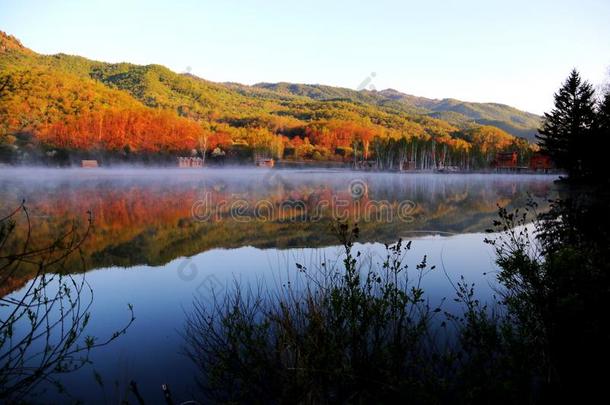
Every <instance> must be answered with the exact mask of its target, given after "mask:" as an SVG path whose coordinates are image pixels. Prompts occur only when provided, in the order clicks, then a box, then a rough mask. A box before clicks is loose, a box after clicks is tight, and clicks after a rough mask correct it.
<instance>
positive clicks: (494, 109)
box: [254, 82, 541, 142]
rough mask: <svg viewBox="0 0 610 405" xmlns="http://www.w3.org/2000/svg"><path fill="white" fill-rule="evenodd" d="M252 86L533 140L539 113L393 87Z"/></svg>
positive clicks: (284, 84) (267, 84)
mask: <svg viewBox="0 0 610 405" xmlns="http://www.w3.org/2000/svg"><path fill="white" fill-rule="evenodd" d="M254 87H259V88H263V89H267V90H273V91H275V92H278V93H281V94H292V95H298V96H303V97H308V98H311V99H314V100H319V101H329V100H349V101H354V102H360V103H364V104H370V105H375V106H379V107H386V108H394V109H398V110H401V111H404V112H406V113H410V114H427V115H429V116H431V117H434V118H438V119H441V120H444V121H447V122H449V123H451V124H453V125H456V126H458V127H461V128H466V127H468V126H470V125H472V123H476V124H480V125H491V126H495V127H498V128H500V129H503V130H504V131H506V132H508V133H509V134H512V135H514V136H519V137H522V138H526V139H528V140H529V141H532V142H533V141H535V136H536V134H537V130H538V127H539V126H540V118H541V117H540V116H538V115H536V114H532V113H528V112H525V111H521V110H518V109H516V108H514V107H510V106H508V105H505V104H498V103H472V102H466V101H460V100H456V99H451V98H446V99H442V100H436V99H430V98H425V97H417V96H412V95H409V94H405V93H401V92H399V91H397V90H394V89H386V90H381V91H375V90H360V91H357V90H352V89H346V88H341V87H332V86H324V85H319V84H294V83H285V82H281V83H258V84H255V85H254Z"/></svg>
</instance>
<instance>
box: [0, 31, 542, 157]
mask: <svg viewBox="0 0 610 405" xmlns="http://www.w3.org/2000/svg"><path fill="white" fill-rule="evenodd" d="M0 97H1V98H0V160H3V161H9V162H20V161H21V162H23V161H28V160H32V159H41V160H44V161H49V162H53V161H58V160H60V161H62V162H64V163H66V162H67V161H69V159H70V157H71V156H72V157H74V156H76V157H82V156H85V155H87V156H91V155H95V156H98V155H100V156H109V154H110V155H112V156H115V157H119V158H120V159H124V160H129V159H137V158H142V157H144V156H146V157H147V159H148V158H149V157H150V156H154V155H163V156H166V157H171V156H175V155H177V154H181V155H184V154H189V155H199V156H205V155H209V153H210V152H211V151H213V150H214V149H215V148H217V147H219V148H220V149H222V150H223V151H229V152H230V151H232V150H238V151H239V156H240V157H241V158H242V159H244V158H247V157H248V156H252V155H253V154H255V153H256V154H260V155H267V156H270V157H275V158H284V159H294V160H339V161H341V160H343V161H353V162H362V163H364V162H365V161H368V162H372V161H374V162H376V164H377V166H378V167H380V168H388V169H392V168H397V167H401V166H402V165H404V164H405V163H406V162H410V164H411V165H413V167H415V168H422V169H428V168H435V167H442V166H449V165H455V166H460V167H465V168H476V167H484V166H486V165H489V164H490V162H491V161H492V160H493V159H494V157H495V154H496V152H498V151H506V150H518V151H519V152H521V153H520V157H521V158H522V159H525V158H526V157H527V155H528V153H529V152H530V151H531V148H532V146H531V145H530V144H528V143H527V142H526V141H524V140H520V139H518V138H516V137H515V136H513V135H514V134H517V135H527V133H526V132H527V131H529V129H526V128H530V127H529V126H532V125H534V123H535V122H537V117H535V116H530V115H528V114H526V113H523V112H520V111H518V110H515V109H511V108H510V107H506V106H502V105H497V104H475V103H463V102H459V101H457V100H441V101H438V100H429V99H423V98H418V97H413V96H408V95H405V94H402V93H399V92H396V91H393V90H384V91H380V92H376V91H369V90H366V91H356V90H349V89H342V88H335V87H330V86H319V85H315V86H311V85H295V84H288V83H280V84H274V85H271V84H259V85H255V86H246V85H240V84H235V83H213V82H210V81H207V80H204V79H201V78H198V77H196V76H193V75H189V74H178V73H175V72H172V71H171V70H169V69H167V68H166V67H163V66H160V65H147V66H139V65H133V64H129V63H119V64H110V63H104V62H98V61H92V60H89V59H86V58H83V57H79V56H71V55H65V54H58V55H41V54H37V53H36V52H34V51H31V50H29V49H28V48H25V47H24V46H23V45H21V43H20V42H19V41H18V40H17V39H16V38H14V37H12V36H9V35H6V34H4V33H1V34H0ZM528 119H529V121H528ZM530 129H531V128H530ZM519 131H524V132H522V133H521V132H519ZM511 133H512V134H513V135H511Z"/></svg>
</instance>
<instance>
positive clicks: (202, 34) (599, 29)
mask: <svg viewBox="0 0 610 405" xmlns="http://www.w3.org/2000/svg"><path fill="white" fill-rule="evenodd" d="M0 30H3V31H6V32H8V33H10V34H13V35H15V36H16V37H18V38H19V39H21V41H22V42H23V43H24V45H26V46H27V47H29V48H32V49H33V50H35V51H37V52H40V53H47V54H51V53H57V52H64V53H70V54H78V55H82V56H86V57H88V58H92V59H98V60H104V61H110V62H120V61H128V62H133V63H138V64H147V63H159V64H163V65H166V66H168V67H170V68H171V69H172V70H175V71H178V72H183V71H187V70H190V71H192V73H194V74H197V75H199V76H201V77H204V78H206V79H209V80H213V81H236V82H241V83H246V84H253V83H257V82H261V81H266V82H278V81H290V82H298V83H322V84H329V85H336V86H343V87H349V88H357V87H358V86H360V84H361V83H362V82H363V81H364V80H365V79H367V78H368V77H370V76H371V73H373V72H374V73H375V77H374V78H372V81H371V83H370V85H373V86H374V87H375V88H377V89H384V88H388V87H389V88H394V89H397V90H400V91H403V92H406V93H409V94H414V95H418V96H425V97H432V98H444V97H453V98H458V99H462V100H468V101H481V102H487V101H494V102H501V103H505V104H509V105H513V106H515V107H518V108H521V109H524V110H527V111H531V112H535V113H542V112H543V111H546V110H548V109H549V108H550V107H551V105H552V100H553V99H552V94H553V92H554V91H555V90H556V89H557V87H558V86H559V85H560V84H561V82H562V80H563V79H564V78H565V77H566V76H567V75H568V73H569V71H570V69H571V68H572V67H576V68H577V69H579V70H580V71H581V73H582V74H583V76H585V77H586V78H588V79H589V80H590V81H592V82H593V83H594V84H598V83H601V82H602V81H604V80H605V78H606V77H608V68H609V67H610V1H608V0H579V1H562V0H555V1H546V0H542V1H538V0H529V1H521V0H519V1H495V0H486V1H478V0H477V1H468V0H459V1H458V0H446V1H440V0H438V1H434V2H433V1H422V0H420V1H384V0H377V1H366V2H357V1H331V0H326V1H318V0H313V1H290V0H283V1H246V0H244V1H239V0H235V1H218V0H216V1H195V0H193V1H161V0H148V1H139V0H138V1H135V0H134V1H129V0H121V1H115V0H104V1H98V0H92V1H82V0H80V1H77V0H74V1H44V0H14V1H9V0H0Z"/></svg>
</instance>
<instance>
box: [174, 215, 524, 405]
mask: <svg viewBox="0 0 610 405" xmlns="http://www.w3.org/2000/svg"><path fill="white" fill-rule="evenodd" d="M334 231H335V233H336V234H337V236H338V238H339V241H340V242H341V244H342V245H343V248H344V251H345V254H344V256H343V261H342V263H341V266H339V267H333V266H328V264H327V263H323V264H322V266H321V267H322V270H323V271H321V272H320V271H316V272H313V273H310V272H309V270H308V269H307V268H305V267H304V266H302V265H300V264H297V268H298V270H299V271H300V272H302V273H304V275H305V278H306V280H307V281H306V283H305V286H304V287H302V288H297V287H295V286H294V285H292V284H286V286H285V287H284V288H283V289H282V290H281V291H280V292H279V293H268V292H266V290H265V289H264V288H259V289H256V290H252V289H248V288H244V287H243V286H241V285H239V284H236V285H235V287H234V289H233V290H231V291H230V292H228V293H227V294H225V295H222V296H216V297H215V299H214V300H213V302H212V303H210V302H207V301H197V302H196V303H195V307H194V310H193V311H192V312H191V313H190V314H189V315H188V318H187V325H186V329H185V332H184V337H185V340H186V352H187V355H188V356H189V357H190V359H191V360H192V361H193V362H195V364H196V365H197V366H198V368H199V370H200V374H199V377H198V382H199V384H200V386H201V388H202V390H203V392H204V394H205V395H206V397H207V400H208V401H213V402H218V403H242V402H246V403H283V402H291V403H346V402H347V403H370V402H374V403H393V402H399V401H400V402H406V403H409V402H412V403H413V402H414V403H449V402H451V403H473V402H488V401H494V402H498V403H511V402H514V401H519V400H526V401H527V400H529V397H530V395H531V392H532V390H531V389H530V385H531V383H532V381H533V379H532V376H531V372H530V369H528V365H529V364H527V363H526V362H524V361H522V360H527V358H526V357H525V353H523V356H515V352H514V351H515V349H519V347H518V345H516V344H514V343H513V341H515V342H518V341H519V339H518V336H516V334H517V333H518V330H517V329H515V328H514V327H513V326H512V325H511V323H510V322H509V321H507V318H506V317H503V316H501V315H500V314H498V313H497V312H495V311H492V310H491V308H488V307H487V306H485V305H483V304H481V303H480V302H479V301H478V300H477V299H476V298H475V293H474V289H473V286H472V285H469V284H467V283H466V282H465V280H464V279H461V280H460V282H458V283H457V284H456V285H455V288H456V298H455V300H456V301H457V302H459V303H461V304H462V305H461V307H462V311H461V312H459V313H457V314H450V313H447V312H446V311H443V309H442V308H441V307H433V306H431V305H430V304H429V302H428V301H427V299H426V296H425V292H424V290H423V288H422V279H423V277H424V276H425V273H426V272H428V271H435V269H434V266H430V265H428V263H427V260H426V257H424V258H423V259H422V260H420V261H419V263H418V264H417V265H416V266H415V267H414V268H410V267H409V266H408V265H407V264H406V258H407V254H408V252H409V250H410V248H411V243H410V242H408V243H405V242H403V241H401V240H399V241H398V242H397V243H395V244H393V245H389V246H386V256H385V259H384V260H383V262H382V263H381V264H380V265H375V264H373V263H372V262H369V261H366V260H363V256H362V255H361V253H360V252H358V251H354V241H355V240H356V239H357V237H358V228H357V227H350V226H348V225H347V224H339V225H337V226H336V227H335V229H334ZM436 271H438V270H436ZM525 352H526V351H525Z"/></svg>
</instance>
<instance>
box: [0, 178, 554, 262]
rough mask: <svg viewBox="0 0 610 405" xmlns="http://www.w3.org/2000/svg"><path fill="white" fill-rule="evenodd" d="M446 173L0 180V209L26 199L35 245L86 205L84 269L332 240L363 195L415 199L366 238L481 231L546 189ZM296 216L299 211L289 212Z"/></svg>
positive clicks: (359, 207) (368, 226)
mask: <svg viewBox="0 0 610 405" xmlns="http://www.w3.org/2000/svg"><path fill="white" fill-rule="evenodd" d="M454 178H455V179H457V181H453V180H452V179H453V178H452V179H451V181H448V180H447V178H446V177H445V178H443V177H442V176H419V177H418V176H412V177H401V176H381V177H380V178H375V177H372V176H368V177H366V176H365V177H364V180H365V181H366V183H367V190H368V191H367V193H365V194H364V195H363V196H362V197H361V198H359V199H354V198H352V195H351V194H350V192H349V187H348V186H349V179H346V178H342V179H338V180H325V179H322V178H307V176H299V177H295V176H286V178H282V179H279V180H277V181H273V182H271V181H268V180H265V179H261V177H255V178H248V179H245V180H244V179H239V178H234V179H225V178H221V177H211V178H207V179H204V180H201V179H197V180H188V179H187V180H181V181H162V180H160V181H150V180H149V181H110V180H96V179H93V180H88V181H70V180H63V181H61V182H51V183H48V184H47V183H45V182H38V183H35V184H33V185H32V184H27V183H24V182H23V181H21V182H20V181H8V180H2V181H0V201H1V204H2V205H1V206H0V213H2V212H5V211H7V210H8V209H9V208H11V207H14V206H16V205H18V204H19V202H20V201H21V199H22V198H26V200H27V201H28V207H29V209H30V212H31V213H32V217H33V218H32V223H33V226H34V228H35V231H36V239H35V240H34V242H33V243H34V244H42V243H45V242H48V241H50V240H52V239H53V238H54V237H55V236H56V235H58V234H59V232H61V230H63V229H66V228H67V227H68V226H69V225H70V224H71V221H72V220H73V219H74V217H77V218H78V217H80V218H81V219H84V218H85V213H86V212H87V211H89V210H90V211H92V213H93V217H94V224H95V229H94V231H93V232H92V234H91V236H90V238H89V239H88V240H87V242H86V244H85V247H84V250H85V252H86V254H87V259H88V263H89V267H90V268H95V267H100V266H111V265H118V266H132V265H136V264H151V265H161V264H164V263H166V262H168V261H170V260H172V259H174V258H176V257H179V256H190V255H194V254H196V253H199V252H202V251H205V250H208V249H212V248H218V247H223V248H232V247H240V246H244V245H252V246H256V247H262V248H265V247H276V248H288V247H294V246H308V247H321V246H327V245H331V244H334V243H335V240H334V237H333V236H332V235H330V233H329V225H330V223H331V221H332V217H333V213H334V211H333V210H334V209H335V208H337V205H339V204H343V205H345V206H343V205H342V209H343V210H344V213H347V214H348V216H349V217H350V218H357V217H360V218H363V216H364V215H363V210H364V208H363V207H364V206H366V204H368V203H369V202H373V201H384V202H387V206H390V207H391V209H397V207H398V204H399V203H400V201H403V200H411V201H413V202H414V203H415V207H414V209H413V210H412V211H411V212H410V215H411V216H412V217H413V218H412V219H413V220H412V222H404V221H401V220H399V219H398V218H397V217H396V216H393V217H392V221H391V222H386V220H385V219H384V220H383V221H375V220H374V218H372V219H371V220H370V221H364V220H362V219H361V220H360V226H361V230H362V232H361V234H362V241H364V242H369V241H382V242H389V241H392V240H394V239H395V238H396V237H397V236H400V235H403V234H406V233H408V231H414V230H425V231H437V232H455V233H461V232H473V231H483V230H484V229H486V228H488V227H489V226H490V224H491V221H492V219H493V218H494V217H495V215H496V210H497V205H498V204H500V205H509V206H522V205H524V203H525V201H526V199H527V196H528V194H532V195H534V196H538V197H546V196H548V194H549V193H550V191H551V185H552V183H551V181H550V180H549V179H537V180H535V179H532V180H526V181H524V180H520V179H515V178H514V177H506V178H504V177H498V178H493V179H484V180H477V179H468V178H466V179H463V178H461V177H454ZM202 199H207V201H209V204H210V207H213V209H214V215H213V216H212V218H211V219H210V220H209V221H204V222H199V221H197V220H195V219H194V218H193V217H192V214H191V212H192V206H193V203H194V202H195V201H197V200H202ZM543 200H544V199H543ZM236 201H241V202H242V203H245V204H246V205H247V206H248V208H247V209H245V210H244V211H243V212H242V214H241V216H242V217H243V218H246V220H247V222H240V221H236V220H234V219H232V218H231V215H230V214H231V208H230V207H231V204H233V203H235V202H236ZM260 201H265V204H267V205H266V207H272V209H273V210H274V212H275V213H276V214H275V215H273V216H272V218H271V219H270V220H269V221H264V220H262V219H261V217H260V216H257V212H256V210H254V208H253V207H255V206H256V205H257V204H258V203H260ZM323 201H327V202H329V204H328V206H325V208H324V209H321V210H318V211H315V212H316V214H319V215H320V218H319V220H317V221H314V220H312V218H311V217H310V216H299V215H300V214H302V211H300V210H299V209H295V208H294V207H293V205H294V204H295V202H301V203H302V204H303V206H304V207H305V208H306V211H307V213H308V214H310V213H312V212H314V210H315V209H316V207H318V206H319V204H320V202H323ZM290 204H293V205H290ZM286 206H288V207H289V208H288V209H286ZM291 207H292V208H291ZM278 213H279V214H278ZM295 217H297V218H299V219H300V220H297V221H294V220H291V219H294V218H295ZM373 217H374V215H373ZM243 218H242V219H243ZM384 218H386V217H384ZM22 236H23V235H22ZM13 242H14V243H15V242H16V241H13ZM75 268H78V267H75Z"/></svg>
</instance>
